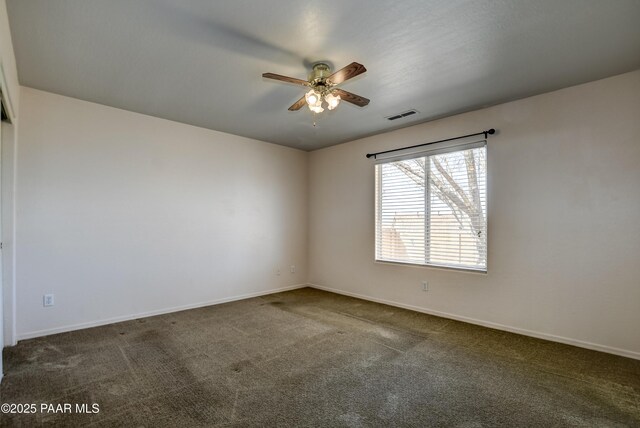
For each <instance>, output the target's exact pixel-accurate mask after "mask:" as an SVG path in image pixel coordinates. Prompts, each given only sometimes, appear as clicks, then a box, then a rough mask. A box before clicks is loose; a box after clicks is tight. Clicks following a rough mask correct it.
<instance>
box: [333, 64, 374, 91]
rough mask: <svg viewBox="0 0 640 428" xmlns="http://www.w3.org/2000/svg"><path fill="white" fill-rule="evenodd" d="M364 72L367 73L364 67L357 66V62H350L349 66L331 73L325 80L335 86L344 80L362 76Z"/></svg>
mask: <svg viewBox="0 0 640 428" xmlns="http://www.w3.org/2000/svg"><path fill="white" fill-rule="evenodd" d="M365 71H367V69H366V68H364V65H362V64H358V63H357V62H352V63H351V64H349V65H347V66H346V67H344V68H343V69H341V70H338V71H336V72H335V73H333V74H332V75H331V76H329V77H328V78H327V80H328V81H329V83H331V84H332V85H337V84H339V83H342V82H344V81H345V80H349V79H351V78H353V77H356V76H357V75H359V74H362V73H364V72H365Z"/></svg>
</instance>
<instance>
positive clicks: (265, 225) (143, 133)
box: [16, 87, 308, 338]
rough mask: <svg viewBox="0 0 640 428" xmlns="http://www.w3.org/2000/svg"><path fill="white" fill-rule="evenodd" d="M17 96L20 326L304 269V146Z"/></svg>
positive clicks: (58, 327)
mask: <svg viewBox="0 0 640 428" xmlns="http://www.w3.org/2000/svg"><path fill="white" fill-rule="evenodd" d="M21 98H22V102H21V107H20V116H21V122H20V128H19V148H18V176H17V213H16V216H17V236H16V241H17V246H18V248H17V267H16V268H17V272H16V274H17V284H18V290H17V291H18V294H17V305H18V306H17V307H18V311H17V315H18V319H17V321H18V322H17V328H18V337H19V338H26V337H31V336H38V335H42V334H47V333H52V332H56V331H63V330H69V329H75V328H81V327H86V326H89V325H94V324H100V323H105V322H108V321H114V320H118V319H126V318H131V317H135V316H139V315H143V314H152V313H159V312H165V311H169V310H174V309H177V308H186V307H191V306H197V305H204V304H210V303H214V302H219V301H224V300H226V299H233V298H237V297H240V296H247V295H253V294H259V293H267V292H270V291H274V290H277V289H281V288H283V287H289V286H294V285H297V284H305V283H306V279H307V268H306V248H307V235H306V234H307V158H308V155H307V153H306V152H302V151H299V150H294V149H290V148H285V147H282V146H277V145H273V144H268V143H265V142H262V141H256V140H251V139H247V138H242V137H237V136H233V135H229V134H224V133H221V132H216V131H210V130H206V129H202V128H197V127H194V126H189V125H184V124H179V123H175V122H170V121H167V120H162V119H157V118H153V117H149V116H144V115H141V114H137V113H131V112H127V111H124V110H119V109H115V108H111V107H105V106H101V105H97V104H92V103H88V102H84V101H79V100H76V99H73V98H67V97H63V96H59V95H54V94H51V93H46V92H41V91H37V90H34V89H29V88H24V87H23V88H22V94H21ZM290 265H295V266H296V272H295V273H290V271H289V266H290ZM278 268H280V269H281V273H280V275H277V274H276V270H277V269H278ZM46 293H54V294H55V306H53V307H47V308H45V307H43V301H42V298H43V295H44V294H46Z"/></svg>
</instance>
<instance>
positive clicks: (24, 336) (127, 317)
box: [17, 284, 308, 341]
mask: <svg viewBox="0 0 640 428" xmlns="http://www.w3.org/2000/svg"><path fill="white" fill-rule="evenodd" d="M304 287H308V285H307V284H296V285H290V286H287V287H281V288H276V289H272V290H266V291H257V292H255V293H247V294H241V295H238V296H232V297H224V298H222V299H216V300H210V301H207V302H199V303H191V304H188V305H182V306H174V307H171V308H165V309H158V310H155V311H148V312H141V313H138V314H132V315H124V316H120V317H114V318H107V319H102V320H97V321H90V322H85V323H80V324H73V325H66V326H62V327H55V328H50V329H46V330H37V331H30V332H26V333H18V335H17V337H18V340H19V341H20V340H25V339H33V338H35V337H42V336H49V335H51V334H58V333H65V332H68V331H74V330H82V329H85V328H91V327H99V326H101V325H107V324H114V323H117V322H122V321H130V320H134V319H138V318H145V317H152V316H155V315H163V314H169V313H171V312H180V311H185V310H187V309H195V308H201V307H204V306H211V305H219V304H221V303H228V302H234V301H236V300H244V299H250V298H252V297H260V296H266V295H268V294H274V293H281V292H283V291H289V290H295V289H297V288H304Z"/></svg>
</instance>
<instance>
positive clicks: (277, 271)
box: [276, 268, 280, 276]
mask: <svg viewBox="0 0 640 428" xmlns="http://www.w3.org/2000/svg"><path fill="white" fill-rule="evenodd" d="M276 275H278V276H280V268H277V269H276Z"/></svg>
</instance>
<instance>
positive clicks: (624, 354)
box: [307, 284, 640, 360]
mask: <svg viewBox="0 0 640 428" xmlns="http://www.w3.org/2000/svg"><path fill="white" fill-rule="evenodd" d="M307 285H308V286H309V287H311V288H317V289H318V290H324V291H329V292H331V293H336V294H343V295H345V296H350V297H355V298H358V299H362V300H368V301H371V302H376V303H382V304H385V305H389V306H395V307H398V308H403V309H409V310H411V311H415V312H422V313H425V314H429V315H435V316H438V317H442V318H448V319H453V320H456V321H462V322H466V323H469V324H476V325H481V326H483V327H489V328H494V329H496V330H503V331H508V332H510V333H516V334H522V335H524V336H531V337H535V338H538V339H544V340H549V341H551V342H558V343H564V344H566V345H572V346H577V347H580V348H586V349H591V350H594V351H600V352H606V353H608V354H614V355H619V356H621V357H627V358H633V359H636V360H640V352H635V351H628V350H626V349H619V348H614V347H611V346H606V345H599V344H597V343H591V342H585V341H582V340H577V339H570V338H568V337H562V336H556V335H554V334H548V333H541V332H537V331H532V330H526V329H523V328H518V327H511V326H508V325H504V324H498V323H494V322H491V321H483V320H479V319H475V318H469V317H465V316H460V315H454V314H450V313H447V312H440V311H434V310H431V309H426V308H421V307H418V306H413V305H406V304H404V303H399V302H394V301H392V300H386V299H380V298H377V297H371V296H365V295H363V294H358V293H351V292H349V291H343V290H338V289H336V288H331V287H325V286H323V285H317V284H307Z"/></svg>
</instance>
